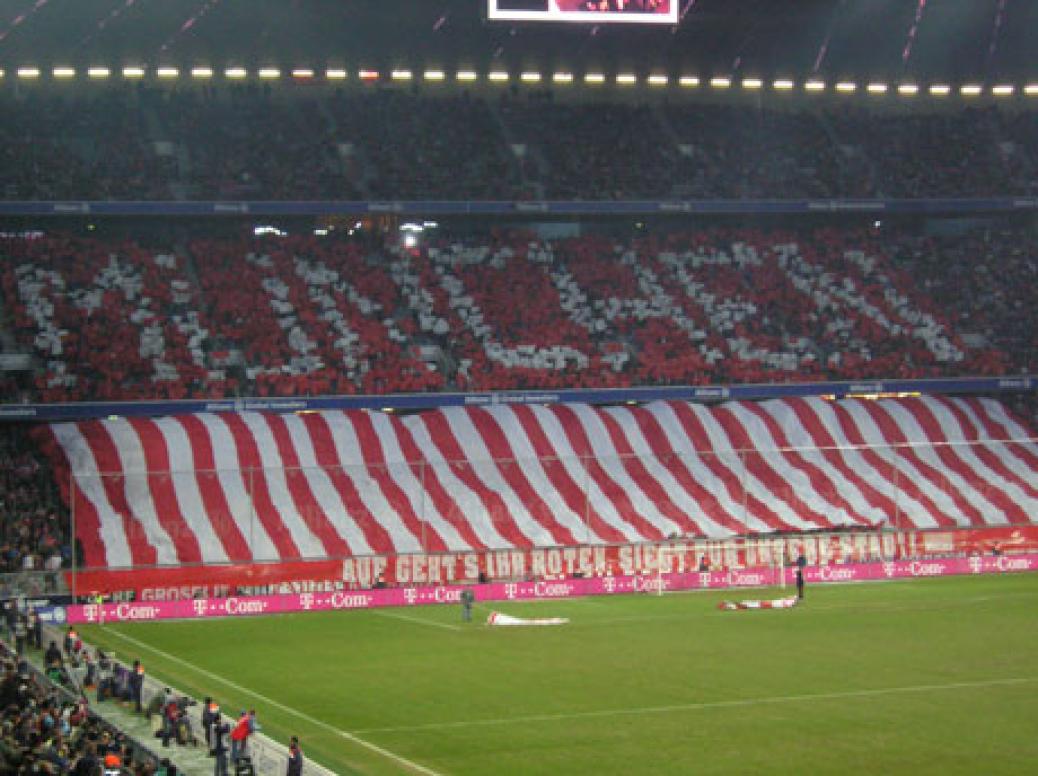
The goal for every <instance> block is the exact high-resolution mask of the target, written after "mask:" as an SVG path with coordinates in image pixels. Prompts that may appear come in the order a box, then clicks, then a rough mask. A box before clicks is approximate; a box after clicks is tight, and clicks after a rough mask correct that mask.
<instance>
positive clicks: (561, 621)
mask: <svg viewBox="0 0 1038 776" xmlns="http://www.w3.org/2000/svg"><path fill="white" fill-rule="evenodd" d="M568 622H569V618H568V617H531V618H526V617H512V616H511V615H510V614H501V612H491V613H490V615H489V616H488V617H487V625H565V624H566V623H568Z"/></svg>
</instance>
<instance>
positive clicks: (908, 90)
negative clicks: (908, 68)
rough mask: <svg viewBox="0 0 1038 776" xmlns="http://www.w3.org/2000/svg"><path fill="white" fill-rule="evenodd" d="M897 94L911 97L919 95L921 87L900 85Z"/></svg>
mask: <svg viewBox="0 0 1038 776" xmlns="http://www.w3.org/2000/svg"><path fill="white" fill-rule="evenodd" d="M897 93H898V94H903V95H905V96H907V97H911V96H912V95H915V94H918V93H919V87H918V86H916V85H915V84H898V87H897Z"/></svg>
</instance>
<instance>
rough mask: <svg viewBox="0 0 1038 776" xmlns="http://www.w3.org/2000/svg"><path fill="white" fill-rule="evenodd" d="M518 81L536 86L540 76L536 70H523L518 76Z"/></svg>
mask: <svg viewBox="0 0 1038 776" xmlns="http://www.w3.org/2000/svg"><path fill="white" fill-rule="evenodd" d="M519 80H520V81H522V82H523V83H524V84H536V83H540V80H541V74H540V73H539V72H537V71H536V70H524V71H523V72H522V73H520V74H519Z"/></svg>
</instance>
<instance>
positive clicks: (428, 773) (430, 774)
mask: <svg viewBox="0 0 1038 776" xmlns="http://www.w3.org/2000/svg"><path fill="white" fill-rule="evenodd" d="M105 633H109V634H112V635H114V636H118V637H119V638H121V639H125V640H126V641H128V642H130V643H131V644H136V645H137V646H138V647H143V648H144V649H146V650H148V651H150V652H153V653H154V654H156V655H159V656H160V657H163V658H165V659H166V660H170V661H172V662H174V663H179V664H180V665H182V666H184V667H185V668H187V669H189V670H191V671H194V672H195V673H198V674H201V675H203V676H207V677H209V678H210V679H213V680H215V681H217V682H220V683H221V684H223V685H225V686H227V687H230V688H231V689H232V690H237V691H238V692H241V693H245V694H246V695H251V696H252V697H253V698H258V699H259V700H261V701H263V702H264V703H265V704H267V705H268V706H273V707H274V708H277V709H281V711H284V712H287V713H288V714H291V715H292V716H294V717H298V718H299V719H301V720H303V721H304V722H309V723H310V724H311V725H316V726H317V727H320V728H324V729H325V730H328V731H330V732H332V733H335V734H336V735H338V736H341V737H342V738H345V739H346V740H348V741H352V742H353V743H355V744H357V745H359V746H363V747H364V748H365V749H369V750H371V751H372V752H375V753H377V754H380V755H382V756H383V757H386V758H388V759H390V760H393V761H394V762H396V763H398V764H400V765H403V766H404V767H405V768H408V769H410V770H412V771H414V772H416V773H422V774H425V776H442V774H440V773H439V772H438V771H434V770H432V769H431V768H427V767H425V766H424V765H419V764H418V763H416V762H414V761H412V760H408V759H407V758H406V757H401V756H400V755H398V754H394V753H393V752H390V751H389V750H388V749H383V748H382V747H381V746H378V745H377V744H373V743H371V742H370V741H365V740H364V739H363V738H359V737H357V736H356V735H354V734H353V733H350V732H347V731H345V730H340V729H339V728H337V727H333V726H331V725H329V724H328V723H327V722H322V721H321V720H319V719H314V718H313V717H311V716H310V715H309V714H304V713H303V712H301V711H298V710H296V709H293V708H292V707H291V706H286V705H285V704H283V703H280V702H278V701H276V700H274V699H273V698H268V697H267V696H265V695H262V694H261V693H258V692H256V691H255V690H250V689H249V688H247V687H242V686H241V685H240V684H235V683H234V682H232V681H230V680H229V679H224V678H223V677H222V676H220V675H218V674H214V673H212V672H211V671H207V670H205V669H204V668H199V667H198V666H196V665H193V664H192V663H189V662H188V661H186V660H183V659H181V658H179V657H177V656H176V655H171V654H169V653H168V652H164V651H163V650H161V649H159V648H158V647H153V646H152V645H151V644H148V643H147V642H144V641H141V640H140V639H135V638H133V636H127V635H126V634H125V633H120V632H119V631H117V630H114V629H112V628H106V629H105Z"/></svg>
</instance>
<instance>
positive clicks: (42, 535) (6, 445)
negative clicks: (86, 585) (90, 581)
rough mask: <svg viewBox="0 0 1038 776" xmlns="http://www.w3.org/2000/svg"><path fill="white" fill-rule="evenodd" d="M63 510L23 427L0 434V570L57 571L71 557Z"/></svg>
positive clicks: (64, 509) (48, 474)
mask: <svg viewBox="0 0 1038 776" xmlns="http://www.w3.org/2000/svg"><path fill="white" fill-rule="evenodd" d="M72 553H73V548H72V544H71V543H70V538H69V520H68V511H67V509H66V507H65V506H64V503H63V502H62V501H61V498H60V495H59V494H58V491H57V488H56V485H55V482H54V475H53V472H52V471H51V470H50V469H49V467H48V466H47V465H46V464H45V463H44V462H43V461H42V459H41V458H40V456H39V452H38V450H37V449H36V448H35V446H34V445H33V444H32V441H31V440H30V439H29V438H28V434H27V433H26V431H25V430H24V429H22V428H21V427H18V426H12V427H9V428H6V429H5V431H4V433H3V435H0V573H18V572H21V571H58V570H59V569H61V568H63V567H65V566H68V565H69V564H70V563H71V561H72Z"/></svg>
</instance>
